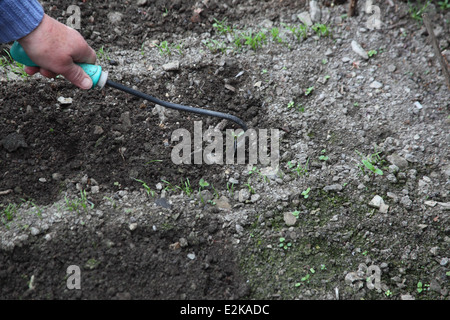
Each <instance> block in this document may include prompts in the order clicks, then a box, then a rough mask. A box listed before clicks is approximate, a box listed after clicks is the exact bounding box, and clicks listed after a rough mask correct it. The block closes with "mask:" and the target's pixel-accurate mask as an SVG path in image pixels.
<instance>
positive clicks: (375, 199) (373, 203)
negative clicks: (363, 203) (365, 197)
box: [369, 195, 384, 208]
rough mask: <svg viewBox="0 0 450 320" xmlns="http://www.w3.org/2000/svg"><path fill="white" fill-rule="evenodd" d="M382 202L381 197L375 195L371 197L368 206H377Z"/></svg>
mask: <svg viewBox="0 0 450 320" xmlns="http://www.w3.org/2000/svg"><path fill="white" fill-rule="evenodd" d="M382 203H384V201H383V198H381V197H380V196H378V195H376V196H375V197H373V199H372V200H370V202H369V206H371V207H374V208H379V207H380V206H381V204H382Z"/></svg>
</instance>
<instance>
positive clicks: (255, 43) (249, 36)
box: [242, 30, 266, 51]
mask: <svg viewBox="0 0 450 320" xmlns="http://www.w3.org/2000/svg"><path fill="white" fill-rule="evenodd" d="M242 38H243V39H244V40H245V42H244V44H245V45H247V46H249V47H250V48H251V49H252V50H254V51H256V50H257V49H258V48H260V47H262V46H263V44H265V43H266V35H265V33H264V32H262V31H259V32H257V33H256V34H253V31H252V30H249V31H247V32H245V33H244V34H243V35H242Z"/></svg>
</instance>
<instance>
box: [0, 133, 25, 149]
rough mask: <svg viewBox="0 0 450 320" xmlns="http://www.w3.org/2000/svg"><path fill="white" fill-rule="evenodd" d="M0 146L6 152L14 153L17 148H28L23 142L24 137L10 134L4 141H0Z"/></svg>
mask: <svg viewBox="0 0 450 320" xmlns="http://www.w3.org/2000/svg"><path fill="white" fill-rule="evenodd" d="M0 144H2V145H3V148H5V149H6V150H7V151H8V152H14V151H16V150H17V149H19V148H21V147H22V148H28V145H27V143H26V142H25V137H24V136H23V135H22V134H20V133H15V132H13V133H11V134H9V135H7V136H6V137H5V138H4V139H2V140H1V141H0Z"/></svg>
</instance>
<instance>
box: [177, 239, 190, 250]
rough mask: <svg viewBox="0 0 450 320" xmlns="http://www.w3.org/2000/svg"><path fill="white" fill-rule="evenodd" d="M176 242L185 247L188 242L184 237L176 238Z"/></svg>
mask: <svg viewBox="0 0 450 320" xmlns="http://www.w3.org/2000/svg"><path fill="white" fill-rule="evenodd" d="M178 242H179V243H180V246H181V247H182V248H185V247H187V246H188V242H187V240H186V238H180V240H178Z"/></svg>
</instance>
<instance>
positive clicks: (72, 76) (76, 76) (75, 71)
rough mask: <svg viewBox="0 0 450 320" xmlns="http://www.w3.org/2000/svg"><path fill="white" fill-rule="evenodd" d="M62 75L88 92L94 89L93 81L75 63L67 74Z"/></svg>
mask: <svg viewBox="0 0 450 320" xmlns="http://www.w3.org/2000/svg"><path fill="white" fill-rule="evenodd" d="M61 75H62V76H63V77H64V78H66V79H67V80H69V81H70V82H72V83H73V84H74V85H76V86H77V87H79V88H81V89H85V90H87V89H91V88H92V85H93V83H92V79H91V78H90V77H89V76H88V75H87V74H86V73H85V72H84V70H83V69H82V68H81V67H80V66H79V65H76V64H75V63H73V64H72V65H71V67H70V68H69V69H68V70H67V71H66V72H65V73H61Z"/></svg>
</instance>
